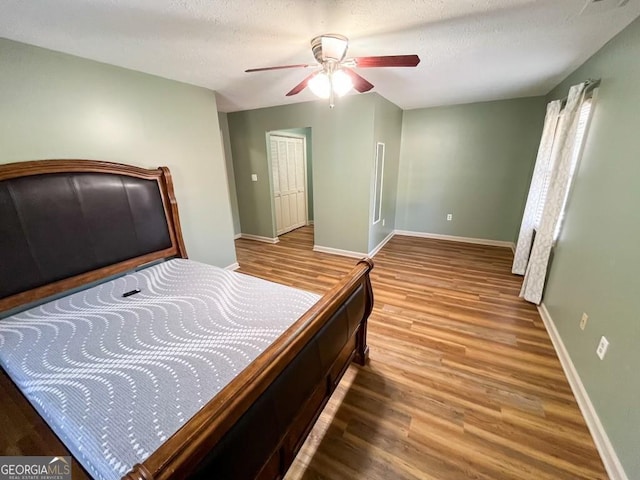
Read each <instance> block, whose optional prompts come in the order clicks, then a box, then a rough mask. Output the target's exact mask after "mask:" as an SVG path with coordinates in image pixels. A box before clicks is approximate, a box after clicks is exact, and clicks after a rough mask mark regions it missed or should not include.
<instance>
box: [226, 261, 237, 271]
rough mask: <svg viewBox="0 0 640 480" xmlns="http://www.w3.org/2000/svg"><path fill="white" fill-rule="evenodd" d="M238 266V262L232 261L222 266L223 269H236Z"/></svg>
mask: <svg viewBox="0 0 640 480" xmlns="http://www.w3.org/2000/svg"><path fill="white" fill-rule="evenodd" d="M239 268H240V264H239V263H238V262H234V263H232V264H231V265H227V266H226V267H224V269H225V270H237V269H239Z"/></svg>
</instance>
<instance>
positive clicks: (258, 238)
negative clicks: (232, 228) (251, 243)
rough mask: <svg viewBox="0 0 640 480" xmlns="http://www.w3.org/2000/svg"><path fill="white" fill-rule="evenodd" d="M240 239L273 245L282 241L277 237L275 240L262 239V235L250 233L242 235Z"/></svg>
mask: <svg viewBox="0 0 640 480" xmlns="http://www.w3.org/2000/svg"><path fill="white" fill-rule="evenodd" d="M240 238H242V239H245V240H255V241H256V242H263V243H271V244H274V243H278V242H280V239H279V238H278V237H275V238H271V237H261V236H260V235H251V234H250V233H241V234H240Z"/></svg>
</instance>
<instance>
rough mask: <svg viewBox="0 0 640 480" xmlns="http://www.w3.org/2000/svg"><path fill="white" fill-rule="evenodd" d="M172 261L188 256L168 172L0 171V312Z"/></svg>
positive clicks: (39, 167) (43, 166) (48, 164)
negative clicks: (107, 278)
mask: <svg viewBox="0 0 640 480" xmlns="http://www.w3.org/2000/svg"><path fill="white" fill-rule="evenodd" d="M172 256H180V257H186V251H185V248H184V243H183V240H182V234H181V229H180V223H179V218H178V209H177V205H176V202H175V197H174V195H173V186H172V182H171V175H170V173H169V170H168V169H167V168H166V167H161V168H159V169H157V170H145V169H142V168H137V167H132V166H128V165H121V164H116V163H109V162H97V161H90V160H42V161H34V162H20V163H12V164H8V165H0V312H1V311H3V310H7V309H9V308H13V307H16V306H18V305H21V304H23V303H27V302H32V301H35V300H38V299H41V298H44V297H47V296H49V295H53V294H55V293H59V292H62V291H65V290H68V289H70V288H74V287H78V286H81V285H83V284H85V283H88V282H92V281H96V280H100V279H102V278H105V277H108V276H111V275H115V274H118V273H122V272H125V271H127V270H131V269H133V268H135V267H137V266H139V265H142V264H144V263H148V262H150V261H154V260H158V259H162V258H167V257H172Z"/></svg>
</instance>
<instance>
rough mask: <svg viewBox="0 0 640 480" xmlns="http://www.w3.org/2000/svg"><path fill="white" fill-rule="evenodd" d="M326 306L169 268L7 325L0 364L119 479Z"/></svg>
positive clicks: (205, 269)
mask: <svg viewBox="0 0 640 480" xmlns="http://www.w3.org/2000/svg"><path fill="white" fill-rule="evenodd" d="M133 290H140V292H139V293H135V294H133V295H130V296H127V297H123V296H122V295H123V293H126V292H131V291H133ZM318 299H319V296H318V295H315V294H312V293H308V292H304V291H301V290H297V289H294V288H291V287H286V286H283V285H278V284H275V283H271V282H267V281H265V280H260V279H257V278H253V277H249V276H247V275H243V274H239V273H235V272H229V271H225V270H222V269H220V268H217V267H212V266H210V265H205V264H202V263H198V262H194V261H190V260H183V259H175V260H170V261H167V262H164V263H162V264H159V265H156V266H152V267H149V268H146V269H144V270H141V271H138V272H135V273H131V274H129V275H125V276H123V277H120V278H117V279H115V280H112V281H109V282H106V283H103V284H101V285H98V286H96V287H93V288H90V289H87V290H84V291H81V292H78V293H75V294H72V295H69V296H67V297H64V298H61V299H58V300H55V301H52V302H50V303H47V304H44V305H41V306H39V307H36V308H33V309H30V310H27V311H24V312H21V313H19V314H16V315H13V316H11V317H8V318H6V319H3V320H2V321H0V364H1V365H2V367H3V368H4V369H5V371H6V372H7V373H8V374H9V376H10V377H11V378H12V380H13V381H14V382H15V383H16V384H17V386H18V387H19V388H20V390H21V391H22V392H23V394H24V395H25V396H26V397H27V398H28V400H29V401H30V402H31V404H32V405H33V406H34V407H35V408H36V409H37V410H38V412H39V413H40V415H41V416H42V417H43V418H44V419H45V420H46V421H47V423H48V424H49V426H50V427H51V428H52V430H53V431H54V432H55V433H56V434H57V435H58V437H60V439H61V440H62V441H63V442H64V444H65V445H66V446H67V448H68V449H69V450H70V451H71V453H72V454H73V455H74V456H75V458H76V459H77V460H78V461H79V462H80V463H81V464H82V465H83V466H84V467H85V469H86V470H87V471H88V472H89V473H90V474H91V475H92V476H93V477H94V478H97V479H105V480H111V479H117V478H120V477H121V476H123V475H124V474H125V473H127V472H128V471H129V470H130V469H131V467H132V466H133V465H134V464H136V463H139V462H142V461H144V460H145V459H146V458H147V457H148V456H149V455H150V454H151V453H152V452H153V451H154V450H156V449H157V448H158V447H159V446H160V445H161V444H162V443H163V442H164V441H165V440H166V439H168V438H169V437H170V436H171V435H172V434H173V433H175V432H176V431H177V430H178V429H179V428H180V427H181V426H182V425H184V424H185V423H186V422H187V421H188V420H189V419H190V418H191V417H192V416H193V415H194V414H195V413H196V412H197V411H198V410H200V409H201V408H202V407H203V406H204V405H205V404H206V403H207V402H208V401H209V400H210V399H211V398H212V397H214V396H215V395H216V393H218V392H219V391H220V390H221V389H223V388H224V387H225V386H226V385H227V384H228V383H229V382H230V381H231V380H232V379H233V378H235V377H236V376H237V375H238V374H239V373H240V372H241V371H242V370H243V369H244V368H245V367H246V366H247V365H249V363H251V361H252V360H254V359H255V358H256V357H257V356H258V355H259V354H260V353H261V352H263V351H264V350H265V349H266V348H267V347H268V346H269V345H270V344H271V343H273V341H274V340H275V339H277V338H278V337H279V336H280V335H281V334H282V333H283V332H284V331H285V330H286V329H287V328H288V327H289V326H290V325H291V324H293V323H294V322H295V321H296V320H297V319H298V318H299V317H300V316H301V315H302V314H303V313H304V312H306V311H307V310H308V309H309V308H310V307H311V306H312V305H313V304H314V303H315V302H316V301H317V300H318Z"/></svg>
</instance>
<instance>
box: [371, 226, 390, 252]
mask: <svg viewBox="0 0 640 480" xmlns="http://www.w3.org/2000/svg"><path fill="white" fill-rule="evenodd" d="M394 235H395V231H391V232H390V233H389V235H387V236H386V237H385V238H384V240H382V241H381V242H380V243H379V244H378V246H377V247H375V248H374V249H373V250H371V251H370V252H369V257H370V258H373V257H375V256H376V254H377V253H378V252H379V251H380V250H382V247H384V246H385V245H386V244H387V242H388V241H389V240H391V239H392V238H393V236H394Z"/></svg>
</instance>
